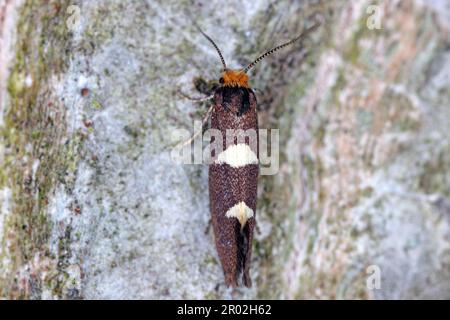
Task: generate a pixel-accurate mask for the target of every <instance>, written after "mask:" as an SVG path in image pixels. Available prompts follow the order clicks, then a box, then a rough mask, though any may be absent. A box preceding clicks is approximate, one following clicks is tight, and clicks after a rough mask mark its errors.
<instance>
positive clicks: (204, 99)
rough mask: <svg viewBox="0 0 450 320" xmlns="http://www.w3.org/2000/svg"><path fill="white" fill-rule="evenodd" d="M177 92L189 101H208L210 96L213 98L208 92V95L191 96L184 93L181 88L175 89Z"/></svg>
mask: <svg viewBox="0 0 450 320" xmlns="http://www.w3.org/2000/svg"><path fill="white" fill-rule="evenodd" d="M177 94H178V95H180V96H182V97H183V98H185V99H188V100H191V101H195V102H204V101H208V100H211V99H212V98H214V94H210V95H209V96H206V97H196V98H194V97H191V96H189V95H187V94H186V93H184V92H182V91H181V90H178V91H177Z"/></svg>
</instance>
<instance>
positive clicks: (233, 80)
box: [219, 69, 248, 88]
mask: <svg viewBox="0 0 450 320" xmlns="http://www.w3.org/2000/svg"><path fill="white" fill-rule="evenodd" d="M219 82H220V84H222V85H223V86H225V87H242V88H248V75H247V74H246V73H245V72H244V71H243V70H231V69H225V70H224V71H223V73H222V77H221V78H220V79H219Z"/></svg>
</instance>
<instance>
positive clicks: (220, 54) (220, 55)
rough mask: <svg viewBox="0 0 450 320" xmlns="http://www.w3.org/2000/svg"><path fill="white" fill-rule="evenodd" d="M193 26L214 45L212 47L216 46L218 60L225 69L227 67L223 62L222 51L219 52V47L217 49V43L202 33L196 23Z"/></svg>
mask: <svg viewBox="0 0 450 320" xmlns="http://www.w3.org/2000/svg"><path fill="white" fill-rule="evenodd" d="M195 26H196V27H197V29H198V31H200V32H201V33H202V35H204V36H205V38H206V39H208V40H209V42H211V44H212V45H213V46H214V48H216V50H217V53H218V54H219V57H220V61H222V65H223V70H226V69H227V65H226V64H225V59H224V58H223V56H222V52H220V49H219V47H218V46H217V44H216V43H215V42H214V41H213V39H211V38H210V37H209V36H208V35H207V34H206V33H204V32H203V30H202V29H200V27H199V26H197V25H195Z"/></svg>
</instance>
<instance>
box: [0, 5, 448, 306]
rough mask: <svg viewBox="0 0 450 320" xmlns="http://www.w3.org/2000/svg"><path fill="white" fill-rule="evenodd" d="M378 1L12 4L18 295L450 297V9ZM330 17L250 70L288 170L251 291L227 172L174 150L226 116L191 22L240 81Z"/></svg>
mask: <svg viewBox="0 0 450 320" xmlns="http://www.w3.org/2000/svg"><path fill="white" fill-rule="evenodd" d="M372 4H374V3H373V1H366V0H361V1H307V0H304V1H288V0H286V1H276V2H269V1H265V0H258V1H246V2H242V1H234V0H233V1H227V2H226V5H224V4H223V1H215V0H211V1H194V2H190V1H170V0H169V1H150V0H149V1H129V2H124V1H118V0H105V1H73V2H69V1H31V0H22V1H20V0H3V1H1V2H0V40H1V47H0V137H1V138H0V139H1V140H0V162H1V168H0V170H1V171H0V210H1V211H0V297H3V298H31V299H78V298H84V299H113V298H118V299H125V298H132V299H144V298H145V299H174V298H175V299H217V298H231V297H233V298H240V299H247V298H269V299H281V298H283V299H284V298H289V299H315V298H320V299H342V298H358V299H381V298H387V299H405V298H415V299H417V298H447V299H449V298H450V239H449V234H450V233H449V232H450V230H449V227H450V188H449V185H450V170H449V169H450V136H449V131H448V123H449V122H448V119H449V118H450V86H449V83H450V81H449V74H450V51H449V48H450V41H449V30H450V29H449V22H450V9H449V2H448V1H446V0H436V1H420V0H415V1H397V0H395V1H394V0H393V1H380V2H379V3H377V2H376V1H375V4H376V5H378V7H377V8H378V9H380V10H381V11H380V12H381V29H371V28H369V27H368V23H369V24H370V23H371V22H373V20H371V19H373V12H372V11H368V8H369V6H370V5H372ZM74 6H75V7H74ZM313 13H319V14H320V16H321V17H323V19H324V24H323V25H322V26H321V27H320V28H319V30H317V31H316V32H315V33H314V34H312V35H311V37H309V38H308V39H307V40H306V41H305V43H304V47H303V48H301V47H299V46H292V47H289V48H287V49H285V50H283V51H280V52H279V53H277V54H275V55H273V56H270V57H269V58H267V59H266V60H264V61H263V62H261V63H260V64H259V65H258V66H257V67H255V68H254V70H252V72H251V73H250V82H251V85H252V86H253V87H255V88H257V89H258V91H257V97H258V101H259V104H260V106H261V111H260V114H259V122H260V126H261V127H262V128H279V129H280V148H279V149H280V170H279V172H278V174H276V175H273V176H261V177H260V179H259V195H258V209H257V221H258V228H259V232H258V233H257V234H256V239H255V242H254V247H253V248H254V257H253V261H252V277H253V284H254V285H253V288H251V289H239V290H237V291H236V292H233V293H232V291H231V290H230V289H227V288H225V286H224V285H223V274H222V270H221V266H220V264H219V261H218V257H217V253H216V251H215V247H214V239H213V235H212V233H211V232H210V233H208V234H205V232H204V231H205V228H206V227H207V225H208V220H209V203H208V192H207V190H208V178H207V166H205V165H201V164H197V165H179V164H175V163H174V162H173V161H172V160H171V156H170V152H171V150H172V148H173V146H174V145H175V142H174V141H172V139H171V132H173V130H176V129H180V128H184V129H189V130H191V131H192V121H193V120H194V119H197V120H200V119H201V118H202V116H203V115H204V114H205V112H206V110H207V107H208V104H206V103H203V104H196V103H193V102H191V101H188V100H186V99H183V98H182V97H180V95H178V94H177V91H178V90H182V91H183V92H185V93H188V94H189V95H192V96H201V94H200V93H199V92H197V91H196V89H195V88H194V84H193V83H194V82H193V80H194V79H195V78H199V77H200V78H202V79H204V80H206V81H210V80H218V78H219V76H220V68H221V65H220V60H219V59H218V57H217V55H216V53H215V51H214V48H212V47H211V46H210V44H209V43H208V42H207V41H206V40H205V39H204V38H203V37H202V35H201V34H200V33H199V32H198V31H197V30H196V29H195V27H194V25H193V23H192V21H191V18H190V17H193V18H192V19H195V21H196V22H197V23H198V24H199V25H200V26H201V27H202V29H203V30H204V31H205V32H207V33H208V34H209V35H210V36H211V37H212V38H214V39H215V40H216V42H217V44H218V45H219V47H220V48H221V49H222V51H223V54H224V56H225V59H226V61H227V63H228V65H229V66H230V67H233V68H234V67H235V68H239V67H243V66H245V65H247V64H248V63H249V62H251V61H252V60H253V59H254V58H256V57H257V56H258V55H259V54H260V53H262V52H264V51H265V50H267V49H269V48H271V47H273V46H274V45H277V44H279V43H280V42H282V41H284V40H288V39H290V38H292V37H293V36H296V35H297V34H299V33H300V32H301V30H303V28H304V27H305V26H306V25H308V24H309V23H310V22H311V21H312V20H311V18H310V15H311V14H313ZM370 266H376V267H377V268H379V270H380V274H381V287H380V288H379V289H375V290H371V289H370V288H369V287H368V286H367V282H368V277H369V276H370V274H368V271H367V270H368V269H367V268H368V267H370ZM369 270H370V269H369ZM369 278H370V277H369Z"/></svg>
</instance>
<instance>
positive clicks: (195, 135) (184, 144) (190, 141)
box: [179, 105, 214, 148]
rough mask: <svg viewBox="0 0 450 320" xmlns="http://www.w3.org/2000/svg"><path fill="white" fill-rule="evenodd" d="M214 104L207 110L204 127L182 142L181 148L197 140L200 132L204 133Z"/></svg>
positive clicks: (203, 122)
mask: <svg viewBox="0 0 450 320" xmlns="http://www.w3.org/2000/svg"><path fill="white" fill-rule="evenodd" d="M213 108H214V105H211V106H210V107H209V109H208V111H207V112H206V115H205V117H204V118H203V121H202V129H201V130H199V131H197V132H195V133H194V135H193V136H192V137H191V138H190V139H189V140H187V141H185V142H183V143H182V144H180V145H179V147H180V148H183V147H185V146H187V145H190V144H191V143H192V141H194V140H195V138H197V137H198V136H199V135H200V134H202V133H203V128H204V127H205V125H206V123H207V122H208V119H209V116H210V115H211V112H212V111H213Z"/></svg>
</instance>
